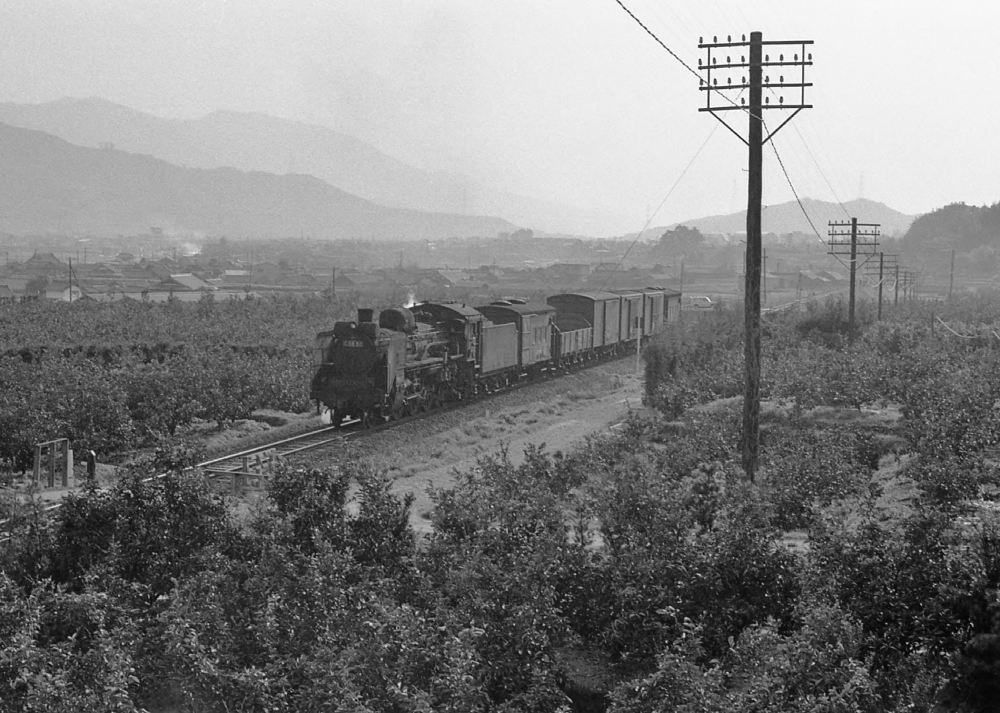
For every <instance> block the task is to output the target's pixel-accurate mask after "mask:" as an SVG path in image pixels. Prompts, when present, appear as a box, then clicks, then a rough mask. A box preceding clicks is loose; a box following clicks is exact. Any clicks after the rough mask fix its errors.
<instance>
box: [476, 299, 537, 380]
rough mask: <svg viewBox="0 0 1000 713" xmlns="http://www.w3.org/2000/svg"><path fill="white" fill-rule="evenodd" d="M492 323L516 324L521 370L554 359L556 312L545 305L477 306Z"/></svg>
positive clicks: (500, 304) (502, 304) (503, 304)
mask: <svg viewBox="0 0 1000 713" xmlns="http://www.w3.org/2000/svg"><path fill="white" fill-rule="evenodd" d="M476 309H478V310H479V311H480V312H482V313H483V314H484V315H486V318H487V319H489V320H490V321H491V322H493V324H513V325H515V326H516V327H517V332H518V335H519V337H518V341H519V345H518V346H519V350H518V351H519V355H518V366H520V367H521V368H522V369H527V368H528V367H531V366H534V365H535V364H538V363H540V362H547V361H549V359H551V358H552V320H553V319H554V318H555V314H556V309H555V307H552V306H551V305H547V304H544V303H542V302H528V303H526V304H509V303H496V302H494V303H493V304H489V305H483V306H482V307H477V308H476Z"/></svg>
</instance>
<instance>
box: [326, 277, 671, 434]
mask: <svg viewBox="0 0 1000 713" xmlns="http://www.w3.org/2000/svg"><path fill="white" fill-rule="evenodd" d="M680 298H681V294H680V293H679V292H675V291H672V290H665V289H663V288H642V289H635V290H615V291H612V292H580V293H569V294H560V295H553V296H551V297H549V298H548V299H547V300H546V301H545V302H522V301H520V300H504V301H497V302H493V303H492V304H488V305H483V306H481V307H475V308H473V307H469V306H467V305H465V304H460V303H433V302H424V303H421V304H417V305H415V306H413V307H410V308H407V307H394V308H391V309H386V310H382V312H381V313H379V315H378V322H376V321H375V319H374V316H375V315H374V311H373V310H371V309H359V310H358V319H357V321H350V322H337V323H336V324H334V326H333V329H332V330H329V331H324V332H320V333H319V334H318V335H317V336H316V343H315V349H314V351H313V377H312V385H311V389H310V398H311V399H312V400H314V401H315V402H316V404H317V409H322V408H323V407H325V408H327V409H329V411H330V412H331V423H334V424H340V423H342V422H343V420H344V419H346V418H350V419H358V420H359V421H360V422H361V423H362V424H365V425H370V424H372V423H378V422H383V421H386V420H392V419H395V418H400V417H403V416H408V415H412V414H415V413H418V412H421V411H426V410H428V409H432V408H435V407H437V406H438V405H440V404H441V403H443V402H446V401H455V400H461V399H465V398H469V397H471V396H475V395H478V394H483V393H491V392H493V391H498V390H500V389H503V388H506V387H507V386H509V385H511V384H513V383H516V382H519V381H521V380H525V379H533V378H537V377H539V376H542V375H545V374H553V373H559V372H564V371H568V370H570V369H572V368H573V367H575V366H578V365H581V364H584V363H586V362H590V361H593V360H596V359H604V358H608V357H611V356H614V355H616V354H619V353H624V352H625V351H628V350H633V349H635V345H636V341H637V340H644V341H645V340H647V339H649V338H650V337H652V336H653V335H655V334H657V333H659V332H660V331H662V330H663V329H664V325H665V324H666V323H668V322H672V321H675V320H676V319H677V318H678V315H679V313H680Z"/></svg>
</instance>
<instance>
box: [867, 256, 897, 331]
mask: <svg viewBox="0 0 1000 713" xmlns="http://www.w3.org/2000/svg"><path fill="white" fill-rule="evenodd" d="M897 258H898V256H897V255H893V254H889V255H886V254H885V253H883V252H880V253H879V254H878V318H879V320H881V319H882V301H883V299H884V297H883V294H884V288H885V279H886V275H887V274H888V273H889V272H891V271H892V269H893V267H896V259H897ZM865 275H866V276H868V277H872V276H874V275H875V268H874V267H872V268H869V269H867V270H866V271H865Z"/></svg>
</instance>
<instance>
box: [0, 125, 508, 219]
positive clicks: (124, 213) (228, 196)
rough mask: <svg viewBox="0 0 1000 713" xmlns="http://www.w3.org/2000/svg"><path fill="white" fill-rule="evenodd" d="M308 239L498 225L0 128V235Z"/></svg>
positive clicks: (324, 187) (315, 184)
mask: <svg viewBox="0 0 1000 713" xmlns="http://www.w3.org/2000/svg"><path fill="white" fill-rule="evenodd" d="M154 226H155V227H160V228H163V229H164V230H166V231H168V232H169V231H174V232H184V233H198V234H212V235H230V236H238V237H265V236H272V237H284V236H292V235H294V236H299V235H312V236H315V237H317V238H350V237H360V238H375V239H381V238H394V239H436V238H445V237H453V236H487V237H492V236H494V235H496V234H497V233H498V232H510V231H511V230H513V229H514V226H513V225H512V224H511V223H509V222H507V221H505V220H501V219H499V218H489V217H476V216H462V215H448V214H444V213H424V212H420V211H415V210H403V209H394V208H386V207H383V206H380V205H376V204H374V203H372V202H370V201H367V200H364V199H362V198H359V197H357V196H354V195H351V194H349V193H347V192H345V191H343V190H340V189H338V188H334V187H333V186H331V185H329V184H328V183H325V182H324V181H322V180H320V179H318V178H314V177H312V176H304V175H294V174H293V175H284V176H278V175H274V174H269V173H264V172H259V171H253V172H245V171H239V170H236V169H233V168H215V169H201V168H182V167H180V166H175V165H172V164H170V163H168V162H166V161H164V160H161V159H157V158H153V157H151V156H147V155H139V154H131V153H127V152H125V151H121V150H117V149H111V148H83V147H80V146H75V145H73V144H70V143H68V142H67V141H64V140H62V139H60V138H56V137H54V136H51V135H49V134H46V133H42V132H41V131H30V130H25V129H20V128H15V127H12V126H8V125H5V124H0V230H3V231H7V232H12V233H28V232H57V233H97V234H118V233H123V234H130V233H131V234H134V233H146V232H148V231H149V229H150V227H154Z"/></svg>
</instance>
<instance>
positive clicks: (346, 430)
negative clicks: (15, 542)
mask: <svg viewBox="0 0 1000 713" xmlns="http://www.w3.org/2000/svg"><path fill="white" fill-rule="evenodd" d="M625 358H631V357H630V356H629V355H628V354H624V355H618V356H617V357H613V358H611V359H602V360H595V361H593V362H591V363H588V364H586V365H581V366H579V367H578V368H577V369H575V370H574V371H583V370H589V369H592V368H594V367H597V366H601V365H603V364H608V363H610V362H613V361H618V360H621V359H625ZM553 378H559V374H553V375H549V376H544V377H542V378H540V379H533V380H526V381H522V382H519V383H517V384H514V385H512V386H510V387H508V388H506V389H503V390H501V391H500V392H491V393H483V394H479V395H476V396H471V397H467V398H464V399H460V400H457V401H450V402H447V403H444V404H442V405H441V406H439V407H438V408H436V409H433V410H432V411H429V412H428V413H426V414H414V415H411V416H404V417H403V418H399V419H395V420H390V421H387V422H385V423H380V424H376V425H373V426H369V427H361V425H360V422H359V421H357V420H348V421H345V422H344V423H342V424H340V425H339V426H333V425H330V426H323V427H321V428H317V429H314V430H311V431H307V432H306V433H302V434H299V435H297V436H292V437H290V438H283V439H281V440H278V441H271V442H269V443H264V444H261V445H259V446H255V447H253V448H248V449H246V450H243V451H240V452H238V453H230V454H227V455H223V456H219V457H217V458H212V459H209V460H206V461H202V462H201V463H198V464H196V465H195V466H194V469H196V470H200V471H202V472H204V473H206V474H207V475H209V476H212V475H215V476H222V475H233V474H239V473H246V472H247V471H248V466H249V465H250V464H251V463H253V462H255V461H256V460H257V456H258V455H259V454H264V453H266V452H269V451H272V452H273V455H274V456H277V457H278V458H286V457H288V456H291V455H295V454H297V453H301V452H304V451H307V450H312V449H315V448H322V447H324V446H332V445H335V444H344V443H346V442H347V441H349V440H353V439H355V438H361V437H363V436H364V435H366V434H374V433H378V432H380V431H383V430H387V429H390V428H393V427H395V426H401V425H404V424H407V423H411V422H413V421H415V420H418V419H421V418H425V417H428V416H433V415H435V414H443V413H447V412H449V411H453V410H456V409H462V408H465V407H467V406H471V405H473V404H477V403H480V402H482V401H485V400H488V399H490V398H492V397H493V396H497V395H500V394H505V393H511V392H513V391H519V390H521V389H526V388H531V387H532V386H536V385H539V384H542V383H546V382H549V381H551V380H552V379H553ZM168 475H170V473H169V472H164V473H157V474H155V475H151V476H149V477H147V478H143V482H152V481H156V480H161V479H163V478H165V477H167V476H168ZM61 507H62V503H61V502H50V503H47V504H46V505H44V506H42V508H41V510H42V512H44V513H51V512H55V511H57V510H59V509H60V508H61ZM8 522H9V521H8V520H0V529H2V528H3V527H5V526H6V525H7V524H8ZM8 539H9V537H8V536H7V535H6V534H5V533H2V532H0V543H3V542H5V541H7V540H8Z"/></svg>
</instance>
